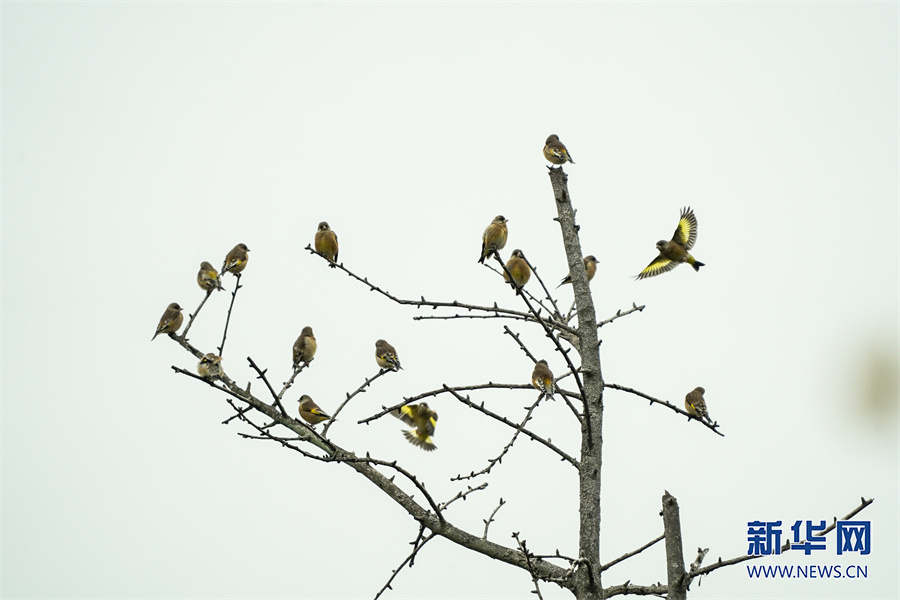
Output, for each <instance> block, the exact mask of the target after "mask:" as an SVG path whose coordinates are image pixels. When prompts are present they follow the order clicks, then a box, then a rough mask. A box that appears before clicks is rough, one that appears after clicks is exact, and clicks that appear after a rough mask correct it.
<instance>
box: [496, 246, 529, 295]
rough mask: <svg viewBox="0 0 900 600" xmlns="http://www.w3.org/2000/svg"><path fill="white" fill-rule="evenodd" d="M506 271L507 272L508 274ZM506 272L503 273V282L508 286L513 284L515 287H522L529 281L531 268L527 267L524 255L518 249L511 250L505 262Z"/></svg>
mask: <svg viewBox="0 0 900 600" xmlns="http://www.w3.org/2000/svg"><path fill="white" fill-rule="evenodd" d="M506 271H509V274H507V272H506ZM506 271H504V272H503V280H504V281H506V283H508V284H510V285H513V282H515V287H523V286H524V285H525V284H526V283H528V280H529V279H531V267H529V266H528V261H526V260H525V255H524V254H522V251H521V250H518V249H517V250H513V251H512V256H510V257H509V260H508V261H506ZM510 275H512V281H510V278H509V276H510Z"/></svg>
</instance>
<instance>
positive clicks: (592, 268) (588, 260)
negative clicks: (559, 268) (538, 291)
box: [556, 254, 597, 289]
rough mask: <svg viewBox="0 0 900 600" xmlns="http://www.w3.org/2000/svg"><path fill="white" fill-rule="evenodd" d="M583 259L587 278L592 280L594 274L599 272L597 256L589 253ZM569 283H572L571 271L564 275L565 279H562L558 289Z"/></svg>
mask: <svg viewBox="0 0 900 600" xmlns="http://www.w3.org/2000/svg"><path fill="white" fill-rule="evenodd" d="M581 260H582V261H583V262H584V270H585V271H587V278H588V281H590V280H591V279H593V278H594V275H596V274H597V257H596V256H594V255H593V254H588V255H587V256H585V257H584V258H583V259H581ZM567 283H572V274H571V273H569V274H568V275H566V276H565V277H563V280H562V281H560V282H559V285H558V286H556V287H557V289H559V288H561V287H562V286H564V285H566V284H567Z"/></svg>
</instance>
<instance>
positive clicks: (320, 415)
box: [300, 394, 331, 425]
mask: <svg viewBox="0 0 900 600" xmlns="http://www.w3.org/2000/svg"><path fill="white" fill-rule="evenodd" d="M300 418H301V419H303V420H304V421H306V422H307V423H309V424H310V425H315V424H316V423H321V422H322V421H327V420H328V419H330V418H331V416H330V415H328V414H326V413H325V411H323V410H322V409H321V408H319V405H318V404H316V403H315V402H313V399H312V398H310V397H309V396H307V395H306V394H303V395H302V396H300Z"/></svg>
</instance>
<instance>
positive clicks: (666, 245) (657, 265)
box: [637, 207, 704, 279]
mask: <svg viewBox="0 0 900 600" xmlns="http://www.w3.org/2000/svg"><path fill="white" fill-rule="evenodd" d="M696 241H697V217H696V216H694V211H693V210H691V208H690V207H686V208H683V209H681V217H680V218H679V219H678V227H676V228H675V234H674V235H673V236H672V239H671V240H670V241H668V242H667V241H666V240H659V241H658V242H656V249H657V250H659V256H657V257H656V258H654V259H653V262H651V263H650V264H649V265H647V266H646V267H644V270H643V271H641V272H640V273H639V274H638V275H637V279H646V278H647V277H653V276H655V275H659V274H660V273H665V272H666V271H671V270H672V269H674V268H675V267H677V266H678V265H679V264H681V263H685V262H686V263H688V264H689V265H691V266H692V267H694V270H695V271H699V270H700V267H702V266H703V265H704V263H702V262H700V261H699V260H697V259H696V258H694V257H693V256H691V253H690V252H688V250H690V249H691V248H693V247H694V243H695V242H696Z"/></svg>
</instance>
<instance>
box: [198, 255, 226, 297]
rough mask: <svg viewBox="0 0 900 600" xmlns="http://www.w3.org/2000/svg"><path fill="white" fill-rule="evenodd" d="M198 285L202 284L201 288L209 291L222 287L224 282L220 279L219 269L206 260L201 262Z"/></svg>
mask: <svg viewBox="0 0 900 600" xmlns="http://www.w3.org/2000/svg"><path fill="white" fill-rule="evenodd" d="M197 285H199V286H200V289H203V290H206V291H207V292H211V291H213V290H221V289H222V282H221V281H220V280H219V273H218V271H216V268H215V267H214V266H212V265H211V264H210V263H208V262H206V261H205V260H204V261H203V262H202V263H200V270H199V271H198V272H197Z"/></svg>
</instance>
